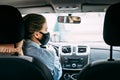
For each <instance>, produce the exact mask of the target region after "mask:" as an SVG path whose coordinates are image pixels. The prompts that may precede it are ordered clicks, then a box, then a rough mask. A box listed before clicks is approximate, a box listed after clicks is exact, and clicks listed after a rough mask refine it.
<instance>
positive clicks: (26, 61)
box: [0, 5, 53, 80]
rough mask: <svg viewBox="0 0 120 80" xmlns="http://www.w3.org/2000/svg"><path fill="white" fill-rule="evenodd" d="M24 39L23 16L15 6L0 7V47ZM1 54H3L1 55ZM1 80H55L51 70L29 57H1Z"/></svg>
mask: <svg viewBox="0 0 120 80" xmlns="http://www.w3.org/2000/svg"><path fill="white" fill-rule="evenodd" d="M23 38H24V25H23V22H22V15H21V13H20V12H19V10H18V9H17V8H15V7H13V6H9V5H0V45H1V44H8V45H9V44H15V43H18V42H19V41H21V40H23ZM0 54H1V53H0ZM0 80H53V78H52V75H51V72H50V70H49V69H48V68H47V67H46V66H45V65H44V64H43V63H41V62H38V61H37V59H34V58H33V57H29V56H0Z"/></svg>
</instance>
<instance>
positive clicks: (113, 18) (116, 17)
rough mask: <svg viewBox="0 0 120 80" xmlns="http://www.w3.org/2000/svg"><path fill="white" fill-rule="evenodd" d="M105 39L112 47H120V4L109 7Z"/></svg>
mask: <svg viewBox="0 0 120 80" xmlns="http://www.w3.org/2000/svg"><path fill="white" fill-rule="evenodd" d="M103 39H104V41H105V42H106V43H107V44H108V45H111V46H120V3H116V4H113V5H111V6H109V7H108V9H107V11H106V14H105V19H104V29H103Z"/></svg>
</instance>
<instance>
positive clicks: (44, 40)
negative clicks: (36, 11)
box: [39, 32, 50, 45]
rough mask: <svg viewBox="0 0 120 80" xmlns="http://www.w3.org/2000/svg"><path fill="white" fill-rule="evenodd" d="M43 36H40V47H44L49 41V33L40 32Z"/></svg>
mask: <svg viewBox="0 0 120 80" xmlns="http://www.w3.org/2000/svg"><path fill="white" fill-rule="evenodd" d="M40 33H41V34H42V35H43V36H42V39H41V40H39V41H40V43H41V44H42V45H46V44H47V43H48V41H49V39H50V33H49V32H48V33H42V32H40Z"/></svg>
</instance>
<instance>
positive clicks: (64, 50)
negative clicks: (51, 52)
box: [62, 46, 71, 54]
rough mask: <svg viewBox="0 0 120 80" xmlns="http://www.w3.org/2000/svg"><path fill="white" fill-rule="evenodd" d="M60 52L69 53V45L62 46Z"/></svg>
mask: <svg viewBox="0 0 120 80" xmlns="http://www.w3.org/2000/svg"><path fill="white" fill-rule="evenodd" d="M62 52H63V53H64V54H68V53H71V46H62Z"/></svg>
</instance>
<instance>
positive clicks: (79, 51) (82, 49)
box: [77, 46, 87, 53]
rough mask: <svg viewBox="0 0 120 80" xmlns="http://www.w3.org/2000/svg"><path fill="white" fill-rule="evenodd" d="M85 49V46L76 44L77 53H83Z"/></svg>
mask: <svg viewBox="0 0 120 80" xmlns="http://www.w3.org/2000/svg"><path fill="white" fill-rule="evenodd" d="M86 51H87V47H85V46H78V51H77V52H78V53H85V52H86Z"/></svg>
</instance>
